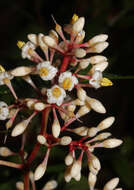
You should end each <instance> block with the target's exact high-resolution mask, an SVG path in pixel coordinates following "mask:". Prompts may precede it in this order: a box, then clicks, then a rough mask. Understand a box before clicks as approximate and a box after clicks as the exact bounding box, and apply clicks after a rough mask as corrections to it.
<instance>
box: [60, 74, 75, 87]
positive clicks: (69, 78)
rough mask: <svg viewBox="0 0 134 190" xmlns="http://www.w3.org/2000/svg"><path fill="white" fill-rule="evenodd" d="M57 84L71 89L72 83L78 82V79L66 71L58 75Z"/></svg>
mask: <svg viewBox="0 0 134 190" xmlns="http://www.w3.org/2000/svg"><path fill="white" fill-rule="evenodd" d="M59 84H60V86H61V87H62V88H64V89H65V90H68V91H71V90H72V89H73V88H74V85H76V84H78V80H77V78H76V77H75V76H73V75H72V73H71V72H69V71H66V72H64V73H61V74H60V76H59Z"/></svg>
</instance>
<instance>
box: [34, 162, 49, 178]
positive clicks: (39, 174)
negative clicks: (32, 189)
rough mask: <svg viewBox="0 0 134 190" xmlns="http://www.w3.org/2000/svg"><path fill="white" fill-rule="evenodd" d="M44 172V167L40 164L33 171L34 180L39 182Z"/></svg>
mask: <svg viewBox="0 0 134 190" xmlns="http://www.w3.org/2000/svg"><path fill="white" fill-rule="evenodd" d="M45 171H46V165H45V164H44V163H41V164H40V165H39V166H38V167H37V168H36V170H35V173H34V179H35V181H36V180H39V179H40V178H41V177H42V176H43V175H44V173H45Z"/></svg>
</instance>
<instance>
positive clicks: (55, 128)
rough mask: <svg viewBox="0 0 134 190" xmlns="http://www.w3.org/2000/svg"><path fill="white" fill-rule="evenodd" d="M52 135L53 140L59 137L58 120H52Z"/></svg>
mask: <svg viewBox="0 0 134 190" xmlns="http://www.w3.org/2000/svg"><path fill="white" fill-rule="evenodd" d="M52 134H53V136H54V137H55V138H57V137H59V135H60V124H59V121H58V120H54V122H53V125H52Z"/></svg>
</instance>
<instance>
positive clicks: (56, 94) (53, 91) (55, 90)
mask: <svg viewBox="0 0 134 190" xmlns="http://www.w3.org/2000/svg"><path fill="white" fill-rule="evenodd" d="M52 95H53V96H54V97H56V98H58V97H59V96H60V95H61V90H60V89H59V88H54V89H53V90H52Z"/></svg>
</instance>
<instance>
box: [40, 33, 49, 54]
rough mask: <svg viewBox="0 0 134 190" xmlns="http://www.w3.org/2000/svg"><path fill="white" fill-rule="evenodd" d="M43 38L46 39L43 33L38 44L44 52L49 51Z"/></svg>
mask: <svg viewBox="0 0 134 190" xmlns="http://www.w3.org/2000/svg"><path fill="white" fill-rule="evenodd" d="M43 38H44V34H42V33H40V34H38V44H39V46H40V47H41V49H42V50H43V51H46V50H47V49H48V46H47V45H46V43H45V42H44V41H43Z"/></svg>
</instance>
